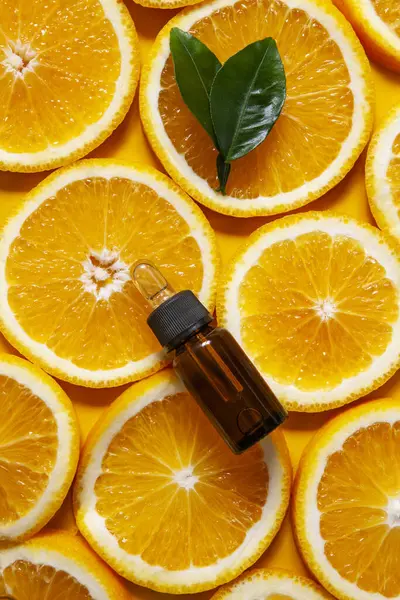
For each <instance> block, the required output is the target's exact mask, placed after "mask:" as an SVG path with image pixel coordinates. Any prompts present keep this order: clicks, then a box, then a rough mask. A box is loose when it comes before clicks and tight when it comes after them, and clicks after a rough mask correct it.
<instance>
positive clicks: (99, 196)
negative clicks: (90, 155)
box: [6, 177, 203, 370]
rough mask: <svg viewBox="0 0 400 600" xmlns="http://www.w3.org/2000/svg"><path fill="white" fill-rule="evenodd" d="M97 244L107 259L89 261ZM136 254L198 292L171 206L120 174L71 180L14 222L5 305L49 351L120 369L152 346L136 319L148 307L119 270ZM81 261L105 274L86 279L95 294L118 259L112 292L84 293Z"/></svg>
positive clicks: (195, 255)
mask: <svg viewBox="0 0 400 600" xmlns="http://www.w3.org/2000/svg"><path fill="white" fill-rule="evenodd" d="M104 249H107V250H108V252H112V253H115V260H114V259H112V260H109V261H107V260H101V259H99V255H101V253H102V252H103V251H104ZM143 258H147V259H150V260H152V261H153V262H154V263H155V264H156V265H157V266H158V267H159V268H160V269H161V271H162V272H163V273H164V274H165V276H166V277H167V279H168V280H169V281H170V283H171V284H172V286H173V287H174V288H175V289H176V290H180V289H183V288H185V289H188V288H189V289H192V290H193V291H195V292H199V291H200V288H201V285H202V281H203V266H202V261H201V254H200V249H199V247H198V244H197V242H196V241H195V240H194V238H193V237H192V236H191V234H190V230H189V226H188V225H187V223H186V221H184V220H183V218H182V217H181V216H180V215H179V214H178V213H177V212H176V211H175V209H174V208H173V207H172V206H171V204H169V203H168V202H167V201H166V200H164V199H163V198H160V197H159V196H158V195H157V194H156V193H155V192H154V191H153V190H152V189H150V188H149V187H147V186H146V185H143V184H139V183H135V182H132V181H130V180H127V179H121V178H117V177H115V178H113V179H110V180H106V179H102V178H92V179H84V180H80V181H76V182H73V183H71V184H70V185H68V186H66V187H65V188H63V189H62V190H60V191H59V192H58V193H57V195H56V196H55V197H53V198H50V199H49V200H47V201H45V202H44V203H43V204H42V205H41V206H40V207H39V208H38V209H37V210H36V211H35V212H34V213H33V214H32V215H31V216H30V217H29V218H28V219H27V220H26V221H25V222H24V225H23V226H22V228H21V231H20V234H19V237H18V238H16V240H15V242H14V243H13V244H12V246H11V248H10V252H9V255H8V259H7V272H6V274H7V281H8V283H9V286H10V287H9V291H8V301H9V304H10V306H11V309H12V310H13V312H14V313H15V315H16V317H17V319H18V321H19V323H20V325H21V326H22V327H23V328H24V330H25V331H26V332H27V333H28V335H29V336H30V337H31V338H32V339H34V340H36V341H38V342H41V343H43V344H46V345H47V346H48V347H49V348H51V349H52V350H53V351H54V352H55V353H56V354H57V355H58V356H60V357H62V358H66V359H68V360H70V361H71V362H73V363H74V364H76V365H78V366H79V367H83V368H87V369H93V370H96V369H101V370H103V369H105V370H107V369H114V368H117V367H121V366H123V365H125V364H127V363H128V362H129V361H136V360H140V359H142V358H145V357H147V356H148V355H150V354H152V353H153V352H156V351H158V350H159V349H160V347H159V345H158V343H157V342H156V340H155V338H154V336H153V335H152V333H151V332H150V330H149V328H148V326H147V324H146V318H147V315H148V313H149V311H150V309H149V306H148V305H146V303H145V301H144V300H143V299H142V297H141V296H140V294H139V292H137V290H136V288H135V287H134V285H133V282H132V280H131V278H130V274H129V269H130V268H131V266H132V265H133V264H134V263H135V262H136V261H138V260H140V259H143ZM88 261H89V263H90V264H91V266H92V267H100V268H101V269H102V271H101V272H102V273H103V274H104V273H105V274H106V275H107V277H106V279H104V280H103V279H102V280H100V281H95V279H94V278H93V277H91V278H90V281H91V282H92V283H93V282H94V288H95V292H96V294H98V293H99V292H100V290H101V288H104V287H106V286H107V285H113V282H114V281H115V277H116V275H115V271H113V269H114V268H116V267H118V264H120V262H118V261H122V262H123V264H124V265H125V267H124V268H126V270H125V273H127V280H126V281H125V283H123V286H122V288H121V289H118V290H116V291H114V292H113V293H111V295H110V296H109V298H101V297H100V296H96V295H95V294H94V293H93V292H89V291H87V286H86V284H85V283H84V282H82V281H81V277H82V276H83V275H84V272H85V268H84V264H86V263H88ZM85 286H86V287H85Z"/></svg>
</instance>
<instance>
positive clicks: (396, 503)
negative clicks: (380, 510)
mask: <svg viewBox="0 0 400 600" xmlns="http://www.w3.org/2000/svg"><path fill="white" fill-rule="evenodd" d="M386 512H387V523H388V525H389V527H400V497H399V498H390V500H389V502H388V505H387V508H386Z"/></svg>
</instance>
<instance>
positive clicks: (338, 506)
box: [294, 400, 400, 600]
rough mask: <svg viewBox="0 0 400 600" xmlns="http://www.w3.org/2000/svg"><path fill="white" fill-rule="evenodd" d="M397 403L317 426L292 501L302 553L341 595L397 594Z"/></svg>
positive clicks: (367, 599)
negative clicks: (318, 428) (318, 427)
mask: <svg viewBox="0 0 400 600" xmlns="http://www.w3.org/2000/svg"><path fill="white" fill-rule="evenodd" d="M399 457H400V403H399V402H398V401H395V400H377V401H374V402H368V403H366V404H363V405H362V406H358V407H357V408H353V409H351V410H348V411H346V412H345V413H343V414H342V415H340V416H339V417H336V418H335V419H333V420H332V421H331V422H330V423H328V425H326V426H325V427H323V428H322V429H321V430H320V431H319V432H318V433H317V434H316V436H315V437H314V439H313V440H312V442H311V444H310V445H309V447H308V448H307V449H306V451H305V453H304V456H303V458H302V460H301V463H300V467H299V472H298V478H297V483H296V490H295V498H294V517H295V526H296V533H297V538H298V542H299V546H300V549H301V551H302V553H303V556H304V558H305V560H306V562H307V564H308V566H309V568H310V569H311V570H312V571H313V573H314V575H315V576H316V577H317V578H318V579H319V580H320V581H321V583H322V584H323V585H324V586H325V587H326V588H327V589H328V590H330V591H331V592H332V593H333V594H334V595H335V597H336V598H340V599H341V600H375V599H378V598H379V599H382V600H383V599H384V598H393V599H394V598H399V597H400V459H399Z"/></svg>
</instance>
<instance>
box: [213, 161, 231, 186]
mask: <svg viewBox="0 0 400 600" xmlns="http://www.w3.org/2000/svg"><path fill="white" fill-rule="evenodd" d="M230 172H231V163H227V162H225V159H224V157H223V156H222V154H218V156H217V173H218V180H219V188H218V189H217V190H216V191H217V192H220V193H221V194H222V195H223V196H226V184H227V183H228V178H229V175H230Z"/></svg>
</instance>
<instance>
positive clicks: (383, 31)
mask: <svg viewBox="0 0 400 600" xmlns="http://www.w3.org/2000/svg"><path fill="white" fill-rule="evenodd" d="M334 3H335V4H336V6H337V7H338V8H339V9H340V10H341V11H342V12H343V14H344V15H345V16H346V17H347V19H348V20H349V21H350V23H351V24H352V25H353V27H354V29H355V31H356V33H357V35H358V37H359V38H360V40H361V41H362V43H363V45H364V48H365V50H366V52H367V53H368V54H369V56H370V57H371V58H372V59H374V60H376V61H377V62H379V63H380V64H382V65H383V66H385V67H387V68H388V69H392V70H393V71H396V72H397V73H400V4H399V2H398V0H334Z"/></svg>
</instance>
